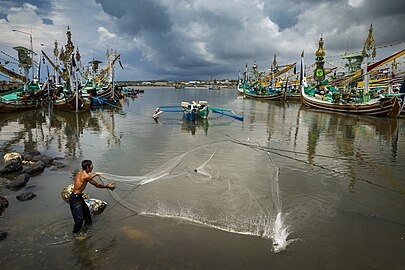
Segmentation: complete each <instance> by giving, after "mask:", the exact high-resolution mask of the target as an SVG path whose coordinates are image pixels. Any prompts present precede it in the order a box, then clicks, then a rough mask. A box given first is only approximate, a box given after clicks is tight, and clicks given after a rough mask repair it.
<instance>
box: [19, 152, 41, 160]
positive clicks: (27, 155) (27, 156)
mask: <svg viewBox="0 0 405 270" xmlns="http://www.w3.org/2000/svg"><path fill="white" fill-rule="evenodd" d="M39 155H41V153H40V152H39V151H31V152H24V153H23V159H24V160H26V161H32V159H33V157H35V156H39Z"/></svg>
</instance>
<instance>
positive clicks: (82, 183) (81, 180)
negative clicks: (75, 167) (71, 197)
mask: <svg viewBox="0 0 405 270" xmlns="http://www.w3.org/2000/svg"><path fill="white" fill-rule="evenodd" d="M89 178H90V175H89V174H88V173H87V172H86V171H84V170H80V171H79V172H78V173H77V175H76V180H75V184H74V187H73V192H74V193H75V194H80V193H83V190H84V189H85V188H86V186H87V179H89Z"/></svg>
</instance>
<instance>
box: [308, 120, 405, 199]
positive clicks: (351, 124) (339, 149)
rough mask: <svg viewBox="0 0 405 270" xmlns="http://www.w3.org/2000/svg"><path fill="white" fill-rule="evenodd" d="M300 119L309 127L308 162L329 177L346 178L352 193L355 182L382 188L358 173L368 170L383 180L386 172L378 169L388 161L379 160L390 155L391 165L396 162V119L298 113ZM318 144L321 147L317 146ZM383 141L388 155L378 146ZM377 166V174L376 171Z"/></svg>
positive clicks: (397, 130) (397, 133)
mask: <svg viewBox="0 0 405 270" xmlns="http://www.w3.org/2000/svg"><path fill="white" fill-rule="evenodd" d="M301 116H302V119H300V121H305V122H306V124H307V126H308V132H307V134H308V135H307V138H308V139H307V153H308V163H309V164H311V165H314V166H317V167H319V168H322V169H324V170H326V171H327V172H326V173H327V174H330V175H331V176H341V177H349V178H350V184H349V190H350V191H351V192H354V190H355V185H356V183H357V181H358V180H360V181H367V182H368V183H371V184H376V185H381V183H377V182H376V181H372V180H370V179H366V178H364V177H361V176H360V175H361V173H360V171H361V170H369V171H370V172H372V171H375V174H376V175H381V177H382V179H384V178H386V176H387V175H383V174H381V171H385V169H382V170H381V167H380V166H384V165H386V164H387V160H385V159H381V157H386V156H390V160H391V161H392V162H393V164H395V163H397V155H398V138H399V128H398V121H400V120H399V119H398V118H374V117H364V116H351V115H338V116H337V115H332V114H327V113H319V114H312V113H308V112H301ZM321 137H322V138H321ZM321 142H322V146H319V144H320V143H321ZM386 142H390V143H389V144H387V146H386V147H390V149H389V152H390V155H387V154H388V151H387V150H388V149H381V148H380V147H379V146H380V145H384V144H386ZM318 147H322V149H317V148H318ZM320 153H322V154H320ZM377 167H378V168H379V170H380V172H378V170H376V168H377ZM399 180H400V179H397V180H394V181H399ZM398 184H399V182H398ZM399 191H401V190H399Z"/></svg>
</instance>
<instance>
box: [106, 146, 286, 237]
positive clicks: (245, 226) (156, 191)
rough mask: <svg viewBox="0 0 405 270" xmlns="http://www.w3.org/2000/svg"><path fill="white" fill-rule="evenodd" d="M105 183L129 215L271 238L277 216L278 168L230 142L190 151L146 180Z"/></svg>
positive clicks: (111, 178) (260, 153)
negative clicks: (113, 187) (193, 223)
mask: <svg viewBox="0 0 405 270" xmlns="http://www.w3.org/2000/svg"><path fill="white" fill-rule="evenodd" d="M103 180H106V181H115V182H116V189H115V190H114V191H112V192H111V195H112V196H113V198H114V199H115V200H116V201H117V202H118V203H119V204H121V205H122V206H124V207H126V208H128V209H130V210H131V211H134V212H137V213H139V214H144V215H158V216H162V217H173V218H181V219H185V220H189V221H191V222H196V223H200V224H205V225H207V226H211V227H215V228H217V229H221V230H226V231H230V232H236V233H241V234H251V235H255V236H259V237H264V238H272V237H273V236H274V226H273V224H275V221H276V219H277V215H278V214H279V213H280V211H281V200H280V197H279V191H278V183H277V181H278V168H277V167H276V166H275V165H274V164H273V163H272V162H271V159H270V158H269V155H268V153H267V152H265V151H257V150H255V148H254V147H247V146H246V145H242V144H238V143H234V142H231V141H222V142H217V143H213V144H210V145H205V146H201V147H198V148H196V149H193V150H191V151H189V152H187V153H184V154H182V155H180V156H178V157H175V158H173V159H171V160H169V161H168V162H166V163H165V164H163V165H162V166H160V167H159V168H157V169H156V170H154V171H153V172H150V173H148V174H146V175H144V176H119V175H112V174H104V175H103ZM282 229H285V228H282Z"/></svg>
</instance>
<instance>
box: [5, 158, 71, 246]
mask: <svg viewBox="0 0 405 270" xmlns="http://www.w3.org/2000/svg"><path fill="white" fill-rule="evenodd" d="M59 159H60V158H52V157H49V156H46V155H42V154H41V153H40V152H38V151H33V152H28V153H16V152H11V153H7V154H5V155H4V161H5V163H4V166H3V168H0V182H1V184H2V185H4V186H5V188H6V189H8V190H10V191H19V190H21V189H23V188H24V187H25V186H26V185H27V182H28V181H29V179H30V178H31V177H34V176H37V175H39V174H40V173H42V172H43V171H44V170H45V168H46V167H50V166H57V167H62V166H64V165H63V164H62V163H60V162H57V160H59ZM35 197H36V194H34V193H33V192H31V191H29V192H21V193H20V194H18V195H16V199H17V200H18V201H20V202H24V201H28V200H32V199H33V198H35ZM8 205H9V201H8V200H7V198H5V197H3V196H0V216H1V215H2V214H3V212H4V210H5V209H6V208H7V207H8ZM6 237H7V233H6V232H1V231H0V241H1V240H3V239H5V238H6Z"/></svg>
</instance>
